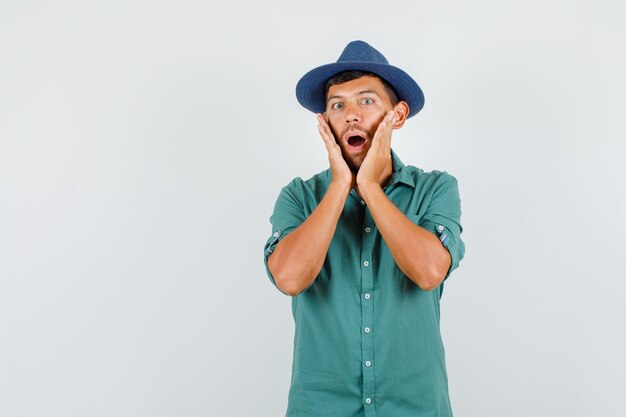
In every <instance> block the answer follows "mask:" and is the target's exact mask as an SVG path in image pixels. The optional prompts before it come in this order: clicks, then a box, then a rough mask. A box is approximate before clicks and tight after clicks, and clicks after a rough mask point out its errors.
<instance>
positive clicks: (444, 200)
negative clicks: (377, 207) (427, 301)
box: [418, 172, 465, 280]
mask: <svg viewBox="0 0 626 417" xmlns="http://www.w3.org/2000/svg"><path fill="white" fill-rule="evenodd" d="M418 226H420V227H422V228H424V229H426V230H428V231H430V232H432V233H433V234H435V236H437V237H438V238H439V241H440V242H441V243H442V245H443V246H444V247H445V248H446V249H447V250H448V252H449V253H450V259H451V264H450V268H449V269H448V272H447V274H446V276H445V278H444V280H445V279H447V278H448V276H450V273H451V272H452V271H454V270H455V269H456V268H457V267H458V266H459V262H461V259H463V256H464V255H465V244H464V243H463V241H462V240H461V232H462V231H463V227H462V226H461V198H460V196H459V187H458V184H457V180H456V178H454V177H453V176H452V175H450V174H448V173H446V172H443V173H442V174H441V177H440V178H439V180H438V181H437V182H436V183H435V185H434V186H433V192H432V197H431V200H430V203H429V205H428V208H427V209H426V212H425V213H424V214H423V215H422V216H420V217H419V221H418Z"/></svg>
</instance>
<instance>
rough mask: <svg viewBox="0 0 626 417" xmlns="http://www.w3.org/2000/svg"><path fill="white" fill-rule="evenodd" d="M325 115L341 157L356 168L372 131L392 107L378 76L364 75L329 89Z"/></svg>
mask: <svg viewBox="0 0 626 417" xmlns="http://www.w3.org/2000/svg"><path fill="white" fill-rule="evenodd" d="M327 96H328V99H327V101H326V113H324V114H325V116H326V118H327V119H328V124H329V125H330V128H331V130H332V132H333V134H334V135H335V139H336V141H337V143H338V144H339V147H340V148H341V153H342V155H343V159H345V160H346V163H347V164H348V166H349V167H350V169H351V170H352V172H357V171H358V170H359V168H360V167H361V164H362V163H363V160H364V159H365V156H366V155H367V152H368V151H369V149H370V147H371V146H372V139H373V138H374V133H376V129H377V128H378V125H379V124H380V122H381V121H382V120H383V119H384V117H385V115H386V114H387V113H388V112H389V111H390V110H392V109H393V106H392V103H391V100H390V99H389V96H388V95H387V92H386V91H385V86H384V85H383V83H382V81H381V80H380V79H379V78H378V77H371V76H364V77H361V78H357V79H355V80H352V81H348V82H345V83H343V84H338V85H333V86H331V87H330V88H329V89H328V95H327Z"/></svg>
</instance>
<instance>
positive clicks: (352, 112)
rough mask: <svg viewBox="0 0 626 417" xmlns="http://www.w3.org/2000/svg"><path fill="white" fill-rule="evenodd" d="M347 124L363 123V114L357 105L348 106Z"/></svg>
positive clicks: (346, 113)
mask: <svg viewBox="0 0 626 417" xmlns="http://www.w3.org/2000/svg"><path fill="white" fill-rule="evenodd" d="M345 115H346V123H358V122H360V121H361V112H360V110H359V106H357V105H356V104H352V103H349V104H346V112H345Z"/></svg>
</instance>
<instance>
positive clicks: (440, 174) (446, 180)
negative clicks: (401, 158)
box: [403, 165, 457, 188]
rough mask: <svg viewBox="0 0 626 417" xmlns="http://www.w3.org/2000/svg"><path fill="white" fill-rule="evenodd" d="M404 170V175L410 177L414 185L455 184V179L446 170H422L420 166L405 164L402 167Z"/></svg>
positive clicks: (435, 185)
mask: <svg viewBox="0 0 626 417" xmlns="http://www.w3.org/2000/svg"><path fill="white" fill-rule="evenodd" d="M403 170H405V171H406V175H407V176H408V177H410V178H411V179H412V180H413V182H414V184H415V186H416V187H420V188H432V187H435V188H437V187H440V186H445V185H448V186H449V185H456V184H457V179H456V177H455V176H453V175H452V174H450V173H449V172H448V171H440V170H433V171H424V170H423V169H422V168H418V167H416V166H413V165H406V166H404V167H403Z"/></svg>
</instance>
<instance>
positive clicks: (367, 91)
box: [327, 90, 380, 101]
mask: <svg viewBox="0 0 626 417" xmlns="http://www.w3.org/2000/svg"><path fill="white" fill-rule="evenodd" d="M363 94H374V95H375V96H377V97H380V96H379V95H378V93H377V92H376V91H374V90H361V91H359V92H358V93H356V94H355V95H357V96H360V95H363ZM335 98H344V96H338V95H334V96H330V97H328V100H327V101H330V100H332V99H335Z"/></svg>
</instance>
